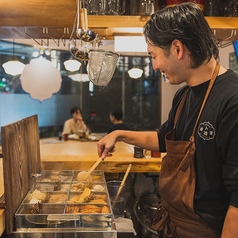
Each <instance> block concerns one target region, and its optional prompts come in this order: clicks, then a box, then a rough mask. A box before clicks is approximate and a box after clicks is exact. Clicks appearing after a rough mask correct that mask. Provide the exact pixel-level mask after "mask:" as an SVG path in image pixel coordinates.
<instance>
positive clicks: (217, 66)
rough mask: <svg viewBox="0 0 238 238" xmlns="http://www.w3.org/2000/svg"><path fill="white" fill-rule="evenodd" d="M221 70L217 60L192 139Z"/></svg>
mask: <svg viewBox="0 0 238 238" xmlns="http://www.w3.org/2000/svg"><path fill="white" fill-rule="evenodd" d="M219 70H220V64H219V63H218V62H217V64H216V67H215V69H214V71H213V74H212V77H211V80H210V83H209V85H208V88H207V92H206V95H205V97H204V99H203V102H202V106H201V109H200V111H199V114H198V117H197V120H196V123H195V126H194V128H193V133H192V136H191V139H192V138H193V139H192V140H193V141H194V134H195V130H196V128H197V125H198V121H199V119H200V117H201V115H202V111H203V108H204V106H205V104H206V102H207V99H208V96H209V94H210V92H211V90H212V87H213V85H214V83H215V80H216V77H217V75H218V73H219Z"/></svg>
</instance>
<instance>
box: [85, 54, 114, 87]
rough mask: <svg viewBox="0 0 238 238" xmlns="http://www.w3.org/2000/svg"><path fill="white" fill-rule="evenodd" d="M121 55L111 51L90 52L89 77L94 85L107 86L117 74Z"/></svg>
mask: <svg viewBox="0 0 238 238" xmlns="http://www.w3.org/2000/svg"><path fill="white" fill-rule="evenodd" d="M118 58H119V54H118V53H116V52H112V51H109V50H98V49H97V50H96V49H93V50H90V51H89V62H88V67H87V70H88V77H89V80H90V81H91V82H93V84H95V85H98V86H106V85H107V84H108V83H109V82H110V81H111V79H112V76H113V74H114V72H115V69H116V65H117V61H118Z"/></svg>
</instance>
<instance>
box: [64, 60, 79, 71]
mask: <svg viewBox="0 0 238 238" xmlns="http://www.w3.org/2000/svg"><path fill="white" fill-rule="evenodd" d="M80 66H81V63H80V62H79V61H78V60H75V59H73V58H70V59H69V60H66V61H65V62H64V67H65V68H66V70H68V71H71V72H74V71H78V70H79V68H80Z"/></svg>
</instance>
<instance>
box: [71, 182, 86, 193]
mask: <svg viewBox="0 0 238 238" xmlns="http://www.w3.org/2000/svg"><path fill="white" fill-rule="evenodd" d="M86 187H88V188H90V187H91V185H90V184H88V183H83V182H79V183H73V184H72V186H71V190H72V191H75V192H76V191H83V190H84V189H85V188H86Z"/></svg>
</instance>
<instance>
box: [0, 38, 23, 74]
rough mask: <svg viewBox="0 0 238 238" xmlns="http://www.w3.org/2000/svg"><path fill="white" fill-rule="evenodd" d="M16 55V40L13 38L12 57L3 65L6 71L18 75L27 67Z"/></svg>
mask: <svg viewBox="0 0 238 238" xmlns="http://www.w3.org/2000/svg"><path fill="white" fill-rule="evenodd" d="M14 55H15V42H14V39H13V44H12V59H11V60H9V61H8V62H6V63H4V64H3V65H2V67H3V68H4V70H5V72H6V73H7V74H10V75H13V76H15V75H18V74H21V73H22V72H23V69H24V67H25V64H23V63H21V62H20V61H19V60H18V58H17V57H15V56H14Z"/></svg>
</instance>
